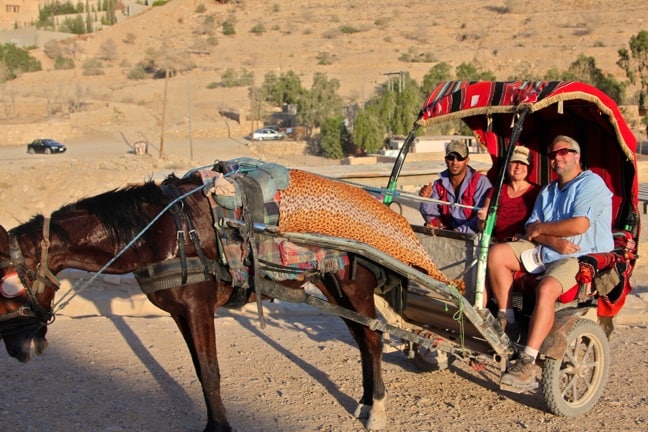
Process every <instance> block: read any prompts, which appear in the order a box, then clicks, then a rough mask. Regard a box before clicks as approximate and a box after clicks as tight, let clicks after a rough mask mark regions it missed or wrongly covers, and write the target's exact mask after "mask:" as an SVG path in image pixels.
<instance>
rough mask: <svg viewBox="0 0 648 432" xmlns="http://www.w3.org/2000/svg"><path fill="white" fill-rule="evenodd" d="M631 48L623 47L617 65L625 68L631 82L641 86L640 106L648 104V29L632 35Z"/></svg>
mask: <svg viewBox="0 0 648 432" xmlns="http://www.w3.org/2000/svg"><path fill="white" fill-rule="evenodd" d="M629 45H630V50H629V51H628V49H627V48H621V49H620V50H619V60H618V61H617V65H619V67H620V68H621V69H623V70H624V71H625V73H626V76H627V77H628V80H629V81H630V84H632V85H637V84H638V86H639V106H642V107H645V106H646V105H648V30H642V31H640V32H639V33H637V34H636V35H634V36H632V37H630V42H629Z"/></svg>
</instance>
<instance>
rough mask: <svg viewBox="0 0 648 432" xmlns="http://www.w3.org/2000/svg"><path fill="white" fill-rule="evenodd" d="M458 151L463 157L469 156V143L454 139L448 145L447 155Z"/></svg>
mask: <svg viewBox="0 0 648 432" xmlns="http://www.w3.org/2000/svg"><path fill="white" fill-rule="evenodd" d="M450 153H457V154H458V155H459V156H461V157H462V158H466V157H468V145H467V144H466V143H465V142H463V141H459V140H452V141H450V142H449V143H448V145H447V146H446V155H449V154H450Z"/></svg>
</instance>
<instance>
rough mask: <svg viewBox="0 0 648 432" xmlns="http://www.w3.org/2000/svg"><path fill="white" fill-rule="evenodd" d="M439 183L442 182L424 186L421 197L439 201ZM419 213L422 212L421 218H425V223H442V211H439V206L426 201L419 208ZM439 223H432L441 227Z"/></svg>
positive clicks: (420, 193)
mask: <svg viewBox="0 0 648 432" xmlns="http://www.w3.org/2000/svg"><path fill="white" fill-rule="evenodd" d="M438 181H440V180H436V181H435V182H434V183H429V184H427V185H425V186H423V187H422V188H421V190H420V191H419V195H420V196H422V197H426V198H432V199H436V200H438V199H439V193H438V192H437V188H436V182H438ZM419 211H420V212H421V216H423V220H424V221H425V223H431V222H433V221H439V223H440V220H439V216H440V215H441V211H440V210H439V204H437V203H432V202H426V201H424V202H422V203H421V205H420V206H419ZM439 223H437V224H434V223H432V225H434V226H439Z"/></svg>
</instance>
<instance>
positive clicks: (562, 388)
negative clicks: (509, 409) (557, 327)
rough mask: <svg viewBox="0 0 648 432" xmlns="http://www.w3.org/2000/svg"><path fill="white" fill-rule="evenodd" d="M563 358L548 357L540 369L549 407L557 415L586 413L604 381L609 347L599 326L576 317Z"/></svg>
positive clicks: (596, 398)
mask: <svg viewBox="0 0 648 432" xmlns="http://www.w3.org/2000/svg"><path fill="white" fill-rule="evenodd" d="M566 340H567V349H566V350H565V354H564V355H563V358H562V359H558V360H554V359H547V360H546V361H545V364H544V368H543V369H542V380H543V383H544V385H543V392H544V398H545V402H546V403H547V406H548V407H549V410H550V411H551V412H552V413H554V414H556V415H559V416H566V417H570V416H576V415H580V414H584V413H586V412H588V411H589V410H590V409H592V407H593V406H594V405H595V404H596V402H598V400H599V397H600V396H601V393H603V389H604V388H605V384H606V382H607V377H608V372H609V366H610V346H609V344H608V339H607V336H606V335H605V332H604V331H603V330H602V329H601V327H600V326H599V325H598V324H597V323H595V322H594V321H592V320H589V319H579V320H578V321H576V323H575V324H574V326H573V327H572V328H571V329H570V330H569V332H568V333H567V335H566Z"/></svg>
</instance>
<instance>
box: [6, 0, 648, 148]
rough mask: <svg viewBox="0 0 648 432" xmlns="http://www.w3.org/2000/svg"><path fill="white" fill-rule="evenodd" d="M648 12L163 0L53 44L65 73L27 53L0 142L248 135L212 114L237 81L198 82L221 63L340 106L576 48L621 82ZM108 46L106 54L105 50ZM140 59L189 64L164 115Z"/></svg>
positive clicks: (242, 108)
mask: <svg viewBox="0 0 648 432" xmlns="http://www.w3.org/2000/svg"><path fill="white" fill-rule="evenodd" d="M647 20H648V2H645V1H644V0H614V1H613V0H563V1H556V0H537V1H531V0H502V1H499V2H475V1H469V0H455V1H452V2H429V1H424V0H412V1H408V2H403V1H389V0H387V1H369V0H364V1H363V0H350V1H347V2H342V1H339V0H318V1H302V2H294V1H285V0H275V1H270V2H268V1H261V0H240V1H234V2H231V3H228V4H225V5H223V4H220V3H217V2H215V1H206V2H201V1H199V0H171V1H169V2H168V3H167V4H166V5H164V6H160V7H151V8H148V9H146V10H145V11H144V12H142V13H140V14H137V15H134V16H131V17H128V18H127V19H122V20H121V21H120V22H119V23H118V24H116V25H114V26H112V27H109V28H105V29H103V30H102V31H100V32H98V33H94V34H91V35H86V36H71V37H70V38H69V39H67V40H65V41H62V42H61V44H62V46H63V47H64V48H65V49H66V50H67V52H69V53H71V55H72V57H73V59H74V62H75V65H76V67H75V68H74V69H72V70H55V69H54V65H53V62H52V61H51V60H49V59H48V58H47V56H45V55H44V54H43V53H42V52H41V53H38V50H35V51H34V52H35V54H34V55H36V56H37V57H38V58H39V59H40V60H41V62H42V65H43V71H41V72H37V73H29V74H23V75H22V76H21V77H19V78H18V79H16V80H13V81H9V82H7V83H5V84H3V85H2V88H1V92H0V98H1V99H0V102H1V103H2V104H3V107H4V110H0V118H2V117H4V118H3V120H5V121H3V123H5V125H4V126H2V125H0V145H12V144H19V143H20V144H22V143H24V142H27V141H29V140H30V139H31V138H32V136H33V134H34V130H35V129H36V130H42V131H44V132H46V131H53V132H54V133H56V134H58V135H57V136H56V137H57V138H60V139H66V138H68V137H71V136H83V135H91V134H103V135H105V136H108V137H111V138H118V137H119V136H120V134H124V136H126V137H128V138H129V139H131V140H136V139H140V138H147V139H153V140H154V139H159V136H160V133H161V132H160V130H161V124H162V121H163V120H164V126H165V133H166V134H168V135H169V136H187V135H188V133H189V128H191V130H192V132H191V133H192V135H193V136H198V137H213V136H226V135H227V134H232V135H238V136H240V135H245V134H247V133H249V131H250V129H251V128H252V127H254V125H251V124H249V123H245V122H243V123H242V124H241V125H236V124H235V123H234V124H233V123H232V122H229V123H228V124H226V123H225V120H224V119H223V118H222V117H219V115H218V111H219V110H220V109H227V110H234V111H237V112H240V113H242V115H243V118H244V117H245V115H246V113H249V111H250V109H249V106H250V102H249V98H248V88H247V87H236V88H213V89H209V88H208V85H209V84H211V83H218V82H220V81H221V75H222V74H223V72H225V71H226V70H228V69H230V68H232V69H234V70H235V71H237V72H239V73H240V72H242V71H248V72H253V73H254V81H255V85H257V86H259V85H260V84H261V83H262V82H263V79H264V75H265V74H266V73H267V72H270V71H272V72H275V73H277V74H280V73H282V72H287V71H289V70H292V71H295V72H296V73H297V74H298V75H299V76H300V77H301V79H302V84H303V85H304V86H305V87H309V86H310V82H311V78H312V76H313V74H314V73H316V72H323V73H325V74H326V75H327V76H328V77H329V78H336V79H338V80H339V82H340V84H341V88H340V94H341V95H342V96H343V97H344V98H345V100H346V101H348V102H362V101H363V100H366V99H368V98H369V97H371V95H372V93H373V91H374V89H375V87H376V86H377V85H380V84H382V83H384V82H385V81H386V80H387V76H386V75H385V74H387V73H391V72H398V71H406V72H408V73H409V74H410V75H411V76H412V77H413V78H414V79H416V80H417V81H419V82H421V79H422V77H423V75H424V74H425V73H427V72H428V71H429V70H430V68H431V67H432V66H433V65H434V64H436V63H437V62H440V61H444V62H447V63H449V64H451V65H452V66H457V65H459V64H460V63H462V62H468V63H473V64H476V65H479V66H480V68H481V70H489V71H491V72H493V73H494V74H495V75H496V76H497V77H498V79H508V78H511V77H513V76H516V77H527V76H528V77H537V76H542V75H544V73H545V72H546V71H547V70H549V69H551V68H556V69H558V70H564V69H566V68H567V67H568V66H569V64H570V63H571V62H573V61H574V60H575V59H576V58H577V57H578V55H579V54H585V55H587V56H592V57H594V58H595V59H596V64H597V66H598V67H599V68H601V69H602V70H603V71H604V72H605V73H609V74H612V75H614V76H615V77H616V78H617V79H619V80H624V79H625V77H624V73H623V70H621V69H620V68H619V67H618V66H616V61H617V51H618V49H619V48H621V47H626V46H627V44H628V40H629V39H630V37H631V36H632V35H634V34H637V33H638V32H639V31H640V30H644V29H646V28H648V22H647ZM224 22H229V23H232V25H233V28H234V29H235V34H233V35H229V36H226V35H224V34H223V23H224ZM41 42H44V41H41ZM107 45H112V46H113V47H114V55H112V56H107V55H106V48H105V47H106V46H107ZM151 53H155V55H157V56H161V55H162V56H165V57H167V58H170V59H173V61H175V64H176V65H179V67H178V69H181V70H182V69H184V68H187V70H185V71H182V72H180V73H178V74H177V75H175V76H173V77H172V78H171V79H170V80H169V82H168V88H167V89H166V100H167V105H166V106H167V109H166V111H164V110H163V106H164V103H163V101H164V98H165V80H164V79H155V80H153V79H142V80H134V79H128V77H127V76H128V74H129V72H130V71H131V70H132V69H133V68H134V67H135V65H136V64H137V63H138V62H140V61H143V60H144V59H145V58H147V56H149V55H152V54H151ZM106 57H110V58H106ZM403 57H408V58H409V59H410V61H403V60H400V59H401V58H403ZM88 60H99V61H100V62H101V71H102V72H103V74H102V75H84V67H83V65H84V63H86V62H87V61H88ZM412 60H417V61H412ZM418 60H426V61H418ZM188 65H193V66H195V67H193V69H191V70H188ZM26 122H27V123H29V125H27V126H24V124H25V123H26ZM33 124H38V125H39V126H38V127H36V128H35V127H34V126H33ZM20 125H23V127H21V126H20ZM44 132H43V133H44Z"/></svg>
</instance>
